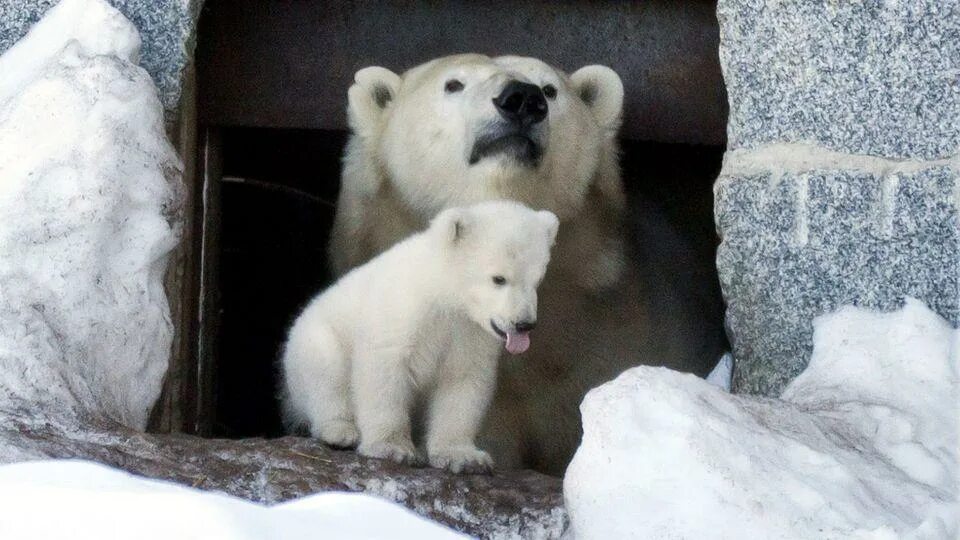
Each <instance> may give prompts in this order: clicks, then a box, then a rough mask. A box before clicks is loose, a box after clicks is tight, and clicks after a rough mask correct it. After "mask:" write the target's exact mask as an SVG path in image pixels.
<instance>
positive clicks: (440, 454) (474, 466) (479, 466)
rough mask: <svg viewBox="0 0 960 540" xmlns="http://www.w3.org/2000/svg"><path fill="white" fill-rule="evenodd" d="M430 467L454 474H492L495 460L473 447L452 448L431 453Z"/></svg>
mask: <svg viewBox="0 0 960 540" xmlns="http://www.w3.org/2000/svg"><path fill="white" fill-rule="evenodd" d="M429 454H430V466H431V467H436V468H438V469H447V470H448V471H450V472H453V473H457V474H460V473H466V474H490V473H491V472H493V459H492V458H491V457H490V454H488V453H486V452H484V451H483V450H480V449H479V448H475V447H473V446H451V447H445V448H436V449H434V450H432V451H430V453H429Z"/></svg>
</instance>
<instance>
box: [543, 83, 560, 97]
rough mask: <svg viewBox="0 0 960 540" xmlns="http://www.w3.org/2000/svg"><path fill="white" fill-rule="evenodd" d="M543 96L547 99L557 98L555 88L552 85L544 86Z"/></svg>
mask: <svg viewBox="0 0 960 540" xmlns="http://www.w3.org/2000/svg"><path fill="white" fill-rule="evenodd" d="M543 95H545V96H547V99H553V98H555V97H557V87H556V86H554V85H552V84H548V85H546V86H544V87H543Z"/></svg>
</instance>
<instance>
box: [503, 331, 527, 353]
mask: <svg viewBox="0 0 960 540" xmlns="http://www.w3.org/2000/svg"><path fill="white" fill-rule="evenodd" d="M528 347H530V332H521V333H519V334H515V333H513V332H507V352H509V353H510V354H520V353H522V352H524V351H526V350H527V348H528Z"/></svg>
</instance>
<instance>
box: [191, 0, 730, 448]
mask: <svg viewBox="0 0 960 540" xmlns="http://www.w3.org/2000/svg"><path fill="white" fill-rule="evenodd" d="M500 8H502V9H500ZM714 11H715V5H714V2H710V1H697V0H693V1H689V2H668V1H665V0H664V1H651V2H642V3H624V2H612V1H611V2H572V3H562V4H560V3H554V2H534V1H522V2H492V3H488V2H467V1H455V2H445V3H429V4H424V3H420V2H404V1H389V2H355V3H348V4H331V3H327V2H321V1H311V0H303V1H298V2H289V1H280V0H276V1H261V0H235V1H225V0H208V1H207V2H206V3H205V7H204V11H203V14H202V17H201V22H200V27H199V39H198V50H197V85H198V101H197V107H198V116H199V125H198V133H200V134H201V141H200V145H201V159H199V160H198V161H199V162H200V167H201V171H199V174H198V178H201V179H203V181H204V182H205V184H204V186H200V187H199V188H198V190H199V191H202V193H203V195H204V204H203V208H202V211H203V212H204V216H203V218H202V219H201V220H199V222H200V223H201V224H202V225H201V226H200V228H201V229H202V230H200V231H198V234H199V235H200V236H202V237H203V238H204V242H205V244H204V245H205V246H206V249H207V253H206V257H204V258H201V259H203V261H205V262H204V263H202V266H203V267H202V269H201V273H202V274H203V283H204V284H205V287H204V290H203V293H202V294H203V298H202V299H201V301H199V304H200V305H201V307H200V308H199V313H200V319H201V321H202V322H201V324H200V329H199V332H200V334H201V335H200V336H198V337H197V340H198V344H199V345H198V346H197V347H196V358H193V359H190V361H192V362H194V363H196V365H197V366H198V369H196V370H195V372H196V373H197V374H198V375H197V380H195V381H192V383H191V384H193V386H192V387H191V388H192V391H191V392H189V393H187V392H181V394H182V397H181V399H187V400H191V399H192V400H197V399H199V400H201V401H205V402H206V405H204V406H195V407H190V410H196V411H197V413H196V414H197V416H198V417H197V418H194V419H193V422H190V423H189V425H190V426H196V427H195V428H194V429H195V430H196V431H197V432H199V433H202V434H205V435H213V436H226V437H249V436H268V437H270V436H276V435H279V434H280V431H281V425H280V416H279V409H278V402H277V399H276V389H277V379H276V375H277V372H276V360H277V358H278V356H279V347H280V346H281V343H282V340H283V337H284V334H285V331H286V329H287V327H288V326H289V324H290V322H291V321H292V319H293V317H295V316H296V315H297V313H298V311H299V309H300V307H301V306H302V305H303V304H304V303H305V302H306V301H307V300H308V299H309V298H310V297H311V296H312V295H313V294H315V293H316V292H318V291H320V290H321V289H322V288H323V287H325V286H326V285H327V284H328V283H329V280H330V276H329V273H328V270H327V263H326V246H327V239H328V236H329V231H330V226H331V224H332V221H333V215H334V205H335V202H336V196H337V192H338V188H339V179H340V158H341V155H342V153H343V147H344V144H345V142H346V140H347V131H346V118H345V116H346V115H345V110H346V92H347V88H348V87H349V85H350V83H351V80H352V76H353V73H354V72H355V71H356V70H357V69H359V68H362V67H365V66H367V65H384V66H387V67H390V68H391V69H394V70H396V71H398V72H399V71H402V70H403V69H405V68H408V67H412V66H414V65H416V64H418V63H420V62H422V61H425V60H429V59H430V58H433V57H436V56H441V55H444V54H451V53H456V52H465V51H476V52H484V53H488V54H504V53H510V54H522V55H529V56H536V57H540V58H542V59H544V60H545V61H548V62H551V63H554V64H556V65H558V66H559V67H561V68H563V69H566V70H570V71H572V70H574V69H576V68H578V67H580V66H582V65H586V64H590V63H603V64H607V65H610V66H611V67H613V68H614V69H616V70H617V71H618V72H619V73H620V75H621V77H622V78H623V80H624V83H625V85H626V87H627V102H626V104H625V114H624V129H623V137H624V139H623V141H622V142H623V154H622V157H621V162H622V165H623V168H624V181H625V184H626V189H627V192H628V195H629V200H630V201H631V207H632V208H637V209H638V210H637V211H649V210H650V209H654V210H656V211H658V212H662V213H663V215H664V216H666V219H667V220H668V221H669V223H670V224H671V225H672V226H673V227H674V228H675V229H676V230H677V231H678V232H679V233H680V237H682V239H683V240H684V242H686V243H687V244H688V246H689V248H690V249H692V250H693V252H694V253H695V256H696V258H697V261H698V262H699V263H700V264H702V267H703V269H704V272H705V274H703V275H705V276H706V277H705V278H704V279H707V280H710V279H712V280H713V281H714V282H715V281H716V272H715V270H713V257H714V253H715V248H716V238H715V232H714V228H713V209H712V200H713V197H712V183H713V180H714V179H715V178H716V175H717V173H718V172H719V169H720V162H721V157H722V154H723V144H724V126H725V121H726V109H725V107H726V97H725V94H724V90H723V84H722V78H721V76H720V70H719V63H718V59H717V44H718V38H719V37H718V30H717V24H716V20H715V16H714ZM451 20H455V21H456V22H455V23H453V24H452V26H450V25H444V24H440V21H451ZM494 27H499V28H500V29H501V32H502V33H503V34H502V35H501V38H502V39H497V40H494V41H495V42H496V43H493V42H492V41H491V40H490V39H489V31H491V30H490V29H491V28H494ZM398 29H402V30H403V31H398ZM385 36H389V39H387V37H385ZM721 314H722V312H721V311H720V310H719V309H718V310H717V313H716V314H705V316H717V317H719V316H721ZM188 371H189V370H188ZM198 396H199V397H198Z"/></svg>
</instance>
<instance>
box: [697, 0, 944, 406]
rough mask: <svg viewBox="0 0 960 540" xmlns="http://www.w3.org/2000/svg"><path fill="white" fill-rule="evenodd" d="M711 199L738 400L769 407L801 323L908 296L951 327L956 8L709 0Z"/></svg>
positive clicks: (797, 368) (875, 0) (933, 0)
mask: <svg viewBox="0 0 960 540" xmlns="http://www.w3.org/2000/svg"><path fill="white" fill-rule="evenodd" d="M717 13H718V18H719V21H720V34H721V45H720V59H721V65H722V67H723V70H724V77H725V80H726V84H727V90H728V94H729V100H730V119H729V125H728V128H727V131H728V151H727V155H726V156H725V158H724V167H723V170H722V172H721V174H720V178H719V179H718V180H717V182H716V185H715V187H714V194H715V197H716V201H715V218H716V224H717V231H718V233H719V235H720V237H721V245H720V248H719V250H718V254H717V267H718V272H719V275H720V281H721V285H722V288H723V292H724V297H725V299H726V301H727V304H728V306H727V316H726V323H727V331H728V334H729V337H730V339H731V343H732V346H733V350H734V355H735V356H736V368H735V370H734V379H733V389H734V391H736V392H745V393H756V394H765V395H771V396H777V395H779V394H780V392H781V390H782V389H783V388H784V386H785V385H786V384H787V383H788V382H789V381H790V380H791V379H792V378H793V377H795V376H796V375H797V374H799V373H800V372H801V371H803V369H804V368H805V367H806V365H807V362H808V360H809V356H810V352H811V348H812V343H811V338H812V333H813V327H812V322H813V319H814V318H815V317H817V316H818V315H821V314H824V313H827V312H830V311H833V310H835V309H837V308H839V307H840V306H842V305H845V304H852V305H857V306H865V307H871V308H877V309H882V310H890V309H895V308H897V307H899V306H900V305H901V304H902V302H903V300H904V298H905V297H906V296H913V297H916V298H917V299H919V300H921V301H923V302H924V303H926V304H927V305H929V306H930V307H931V308H932V309H933V310H934V311H936V312H937V313H939V314H940V315H942V316H944V317H945V318H947V319H948V320H950V321H951V322H952V323H954V324H957V323H960V284H958V283H960V241H958V237H960V219H958V207H960V153H958V150H960V2H957V1H953V0H951V1H949V2H943V1H941V0H916V1H910V2H905V1H892V0H865V1H862V2H834V1H827V0H720V1H719V3H718V10H717Z"/></svg>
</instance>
